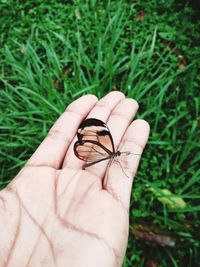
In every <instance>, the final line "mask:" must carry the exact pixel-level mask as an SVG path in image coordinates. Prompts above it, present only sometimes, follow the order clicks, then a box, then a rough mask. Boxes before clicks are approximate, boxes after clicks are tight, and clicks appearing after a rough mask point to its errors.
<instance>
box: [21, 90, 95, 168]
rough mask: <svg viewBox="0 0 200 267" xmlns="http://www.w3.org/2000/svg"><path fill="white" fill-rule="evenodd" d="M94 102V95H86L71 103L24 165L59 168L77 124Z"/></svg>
mask: <svg viewBox="0 0 200 267" xmlns="http://www.w3.org/2000/svg"><path fill="white" fill-rule="evenodd" d="M96 102H97V98H96V97H95V96H94V95H86V96H82V97H80V98H79V99H77V100H76V101H74V102H73V103H71V104H70V105H69V106H68V107H67V109H66V111H65V112H64V113H63V114H62V115H61V116H60V117H59V118H58V120H57V121H56V122H55V124H54V125H53V126H52V128H51V129H50V131H49V133H48V135H47V137H46V138H45V139H44V140H43V142H42V143H41V144H40V146H39V147H38V148H37V150H36V151H35V153H34V154H33V155H32V157H31V158H30V159H29V160H28V162H27V164H26V166H27V165H31V166H49V167H52V168H56V169H58V168H60V166H61V164H62V162H63V158H64V156H65V153H66V151H67V149H68V147H69V145H70V144H71V142H72V140H73V138H74V136H75V135H76V131H77V128H78V126H79V124H80V123H81V121H82V120H83V119H84V118H85V117H86V116H87V114H88V113H89V111H90V110H91V109H92V108H93V106H94V105H95V103H96Z"/></svg>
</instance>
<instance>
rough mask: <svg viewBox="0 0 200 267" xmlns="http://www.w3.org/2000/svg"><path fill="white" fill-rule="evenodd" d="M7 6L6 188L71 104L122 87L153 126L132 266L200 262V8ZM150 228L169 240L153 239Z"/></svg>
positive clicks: (133, 219) (1, 135)
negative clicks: (166, 243)
mask: <svg viewBox="0 0 200 267" xmlns="http://www.w3.org/2000/svg"><path fill="white" fill-rule="evenodd" d="M0 9H1V17H0V29H1V37H0V42H1V45H0V56H1V61H0V68H1V69H0V110H1V113H0V166H1V169H0V186H1V187H2V188H3V187H4V186H5V185H6V184H7V183H8V182H9V181H10V180H11V179H12V178H13V177H14V176H15V175H16V174H17V172H18V171H19V170H20V168H21V167H22V166H23V165H24V163H25V162H26V160H27V159H28V158H29V157H30V156H31V154H32V153H33V151H34V150H35V149H36V147H37V146H38V145H39V144H40V142H41V141H42V139H43V138H44V137H45V135H46V134H47V132H48V129H49V128H50V126H51V125H52V124H53V122H54V121H55V120H56V118H57V117H58V116H59V115H60V114H61V113H62V112H63V111H64V109H65V108H66V106H67V105H68V104H69V103H71V102H72V101H73V100H75V99H77V98H78V97H79V96H81V95H83V94H87V93H92V94H95V95H96V96H98V97H99V98H100V97H102V96H104V95H105V94H106V93H107V92H109V91H111V90H120V91H122V92H124V93H125V94H126V96H128V97H132V98H134V99H136V100H137V101H138V102H139V105H140V109H139V112H138V115H137V118H143V119H145V120H147V121H148V122H149V124H150V126H151V134H150V138H149V142H148V145H147V147H146V149H145V152H144V156H143V158H142V160H141V164H140V168H139V171H138V174H137V176H136V178H135V181H134V191H133V194H132V200H131V209H130V225H131V228H130V238H129V244H128V249H127V254H126V257H125V260H124V267H125V266H126V267H127V266H148V264H149V263H150V262H151V263H152V262H154V263H155V264H157V266H163V267H164V266H181V267H182V266H184V267H186V266H191V267H193V266H195V267H196V266H200V263H199V259H198V252H199V248H200V241H199V240H200V230H199V229H200V225H199V224H200V216H199V212H200V204H199V198H200V194H199V193H200V183H199V181H200V177H199V175H200V170H199V166H198V162H199V159H200V154H199V153H198V152H199V146H200V145H199V136H200V135H199V132H200V130H199V128H200V117H199V101H200V98H199V81H200V75H199V65H200V63H199V62H200V49H199V41H200V34H199V32H198V30H199V28H200V21H199V20H198V14H197V13H196V12H195V11H194V10H193V9H192V8H191V7H190V6H189V5H188V4H180V3H179V4H178V3H177V1H171V0H169V1H161V0H160V1H153V0H151V1H95V0H93V1H92V0H91V1H39V0H38V1H5V0H4V1H1V4H0ZM163 189H167V190H169V191H168V192H169V195H168V194H166V191H163ZM170 203H171V205H170ZM136 230H137V231H139V232H140V233H141V234H143V239H141V238H139V239H138V240H136V237H139V236H138V232H137V231H136ZM144 232H145V234H146V237H145V235H144ZM151 232H154V233H155V240H157V241H158V239H159V238H158V237H160V238H161V241H159V242H157V244H156V242H155V240H154V241H153V240H150V241H149V242H147V239H148V237H149V236H150V233H151ZM164 236H168V237H169V238H170V240H173V242H175V244H174V245H173V246H169V245H165V246H164V241H166V240H165V239H164ZM152 266H153V265H152Z"/></svg>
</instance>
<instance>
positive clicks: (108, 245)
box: [0, 92, 149, 267]
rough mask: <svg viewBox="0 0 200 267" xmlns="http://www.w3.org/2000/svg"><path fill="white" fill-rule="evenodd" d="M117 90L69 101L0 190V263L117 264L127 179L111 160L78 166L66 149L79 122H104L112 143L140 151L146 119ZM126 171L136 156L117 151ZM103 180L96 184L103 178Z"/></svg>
mask: <svg viewBox="0 0 200 267" xmlns="http://www.w3.org/2000/svg"><path fill="white" fill-rule="evenodd" d="M137 108H138V105H137V103H136V102H135V101H134V100H132V99H125V97H124V95H123V94H122V93H120V92H111V93H109V94H108V95H106V96H105V97H104V98H102V99H101V100H99V101H97V99H96V97H95V96H93V95H86V96H83V97H81V98H79V99H78V100H76V101H74V102H73V103H72V104H71V105H69V106H68V108H67V110H66V111H65V112H64V113H63V114H62V115H61V116H60V118H59V119H58V120H57V121H56V123H55V124H54V125H53V127H52V128H51V130H50V132H49V134H48V136H47V137H46V138H45V139H44V141H43V142H42V143H41V145H40V146H39V147H38V149H37V150H36V152H35V153H34V154H33V155H32V157H31V158H30V159H29V160H28V162H27V163H26V165H25V166H24V168H23V169H22V170H21V171H20V172H19V174H18V175H17V176H16V178H15V179H14V180H13V181H12V182H11V183H10V184H9V185H8V186H7V188H5V189H4V190H2V191H1V192H0V267H3V266H9V267H24V266H29V267H40V266H43V267H45V266H48V267H51V266H52V267H53V266H57V267H62V266H69V267H73V266H74V267H79V266H84V267H90V266H92V267H94V266H95V267H98V266H101V267H102V266H103V267H107V266H109V267H111V266H121V265H122V261H123V257H124V254H125V250H126V246H127V240H128V225H129V212H128V211H129V202H130V194H131V187H132V181H133V179H132V178H127V177H126V176H125V174H124V172H123V171H122V170H121V168H120V167H119V166H118V164H111V166H110V168H109V170H108V171H107V172H106V167H107V164H108V162H101V163H98V164H95V165H93V166H91V167H89V168H87V169H85V170H82V165H83V164H84V162H83V161H80V160H79V159H78V158H76V157H75V155H74V151H73V145H74V141H75V140H76V131H77V128H78V126H79V124H80V123H81V121H82V120H83V119H84V118H85V117H86V116H88V117H93V118H97V119H100V120H102V121H105V122H107V125H108V127H109V129H110V132H111V134H112V136H113V140H114V143H115V146H116V147H119V149H120V150H121V151H131V152H134V153H137V154H141V153H142V150H143V148H144V146H145V144H146V142H147V139H148V134H149V125H148V124H147V123H146V122H145V121H143V120H135V121H133V122H132V120H133V118H134V115H135V113H136V111H137ZM119 160H120V161H122V165H123V161H125V162H126V166H128V168H127V169H126V171H128V172H129V173H128V174H129V175H130V176H134V175H135V173H136V170H137V167H138V164H139V156H135V155H129V156H126V158H125V159H124V157H123V158H121V159H120V158H119ZM105 176H106V179H107V182H106V184H105V186H104V187H103V186H102V185H103V181H104V179H105Z"/></svg>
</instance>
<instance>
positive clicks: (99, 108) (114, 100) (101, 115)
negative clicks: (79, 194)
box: [63, 91, 125, 168]
mask: <svg viewBox="0 0 200 267" xmlns="http://www.w3.org/2000/svg"><path fill="white" fill-rule="evenodd" d="M124 98H125V96H124V94H122V93H121V92H118V91H114V92H111V93H109V94H107V95H106V96H105V97H103V98H102V99H100V100H99V101H98V102H97V104H96V105H95V106H94V108H93V109H92V110H91V111H90V113H89V114H88V118H96V119H100V120H102V121H104V122H106V121H107V120H108V118H109V116H110V114H111V112H112V110H113V109H114V108H115V106H116V105H117V104H118V103H119V102H120V101H121V100H122V99H124ZM76 140H77V138H76V137H75V138H74V141H73V142H72V144H71V146H70V148H69V150H68V153H67V154H66V156H65V159H64V163H63V167H66V166H68V167H69V168H82V166H83V164H84V161H81V160H79V159H78V158H77V157H76V156H75V155H74V142H75V141H76Z"/></svg>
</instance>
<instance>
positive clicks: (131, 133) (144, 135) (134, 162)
mask: <svg viewBox="0 0 200 267" xmlns="http://www.w3.org/2000/svg"><path fill="white" fill-rule="evenodd" d="M149 131H150V128H149V124H148V123H147V122H146V121H144V120H135V121H134V122H132V124H131V125H130V126H129V128H128V129H127V131H126V133H125V135H124V136H123V138H122V142H121V144H120V151H126V152H131V153H134V154H135V155H134V154H131V155H123V154H122V155H121V156H119V158H117V160H118V161H119V164H120V165H119V164H111V166H110V169H109V170H108V179H107V183H106V184H105V189H106V190H107V191H109V192H110V193H111V194H112V195H113V197H114V198H116V199H117V200H119V201H120V202H121V203H122V204H123V205H124V206H125V207H126V208H128V207H129V202H130V194H131V188H132V182H133V178H132V177H134V176H135V174H136V171H137V168H138V165H139V161H140V157H141V154H142V152H143V149H144V147H145V145H146V143H147V140H148V136H149ZM136 154H139V155H136ZM122 168H123V169H122ZM127 176H128V177H127Z"/></svg>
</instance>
